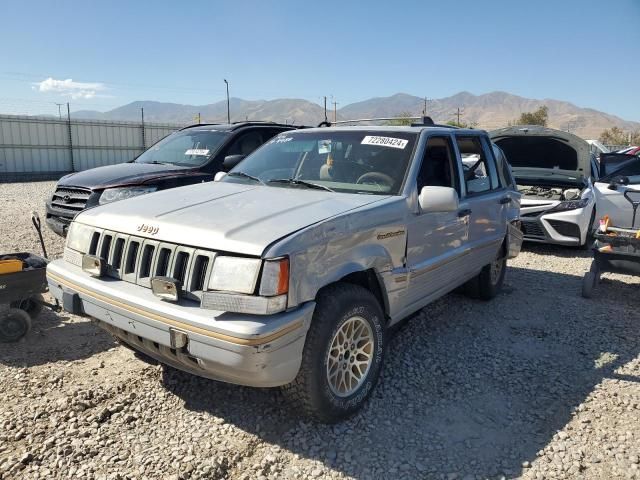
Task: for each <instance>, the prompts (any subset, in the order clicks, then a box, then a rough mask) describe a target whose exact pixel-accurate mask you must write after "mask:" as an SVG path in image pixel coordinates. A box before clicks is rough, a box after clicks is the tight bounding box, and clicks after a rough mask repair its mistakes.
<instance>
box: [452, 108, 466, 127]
mask: <svg viewBox="0 0 640 480" xmlns="http://www.w3.org/2000/svg"><path fill="white" fill-rule="evenodd" d="M453 114H454V115H456V116H457V117H458V122H457V125H458V126H461V125H462V124H461V123H460V117H461V116H462V115H464V107H463V108H462V109H461V108H460V107H458V108H457V109H456V111H455V112H453Z"/></svg>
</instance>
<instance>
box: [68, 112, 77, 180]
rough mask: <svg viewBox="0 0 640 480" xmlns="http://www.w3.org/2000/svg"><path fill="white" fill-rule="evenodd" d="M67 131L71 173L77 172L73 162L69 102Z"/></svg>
mask: <svg viewBox="0 0 640 480" xmlns="http://www.w3.org/2000/svg"><path fill="white" fill-rule="evenodd" d="M67 130H68V131H69V155H70V156H71V171H72V172H75V171H76V164H75V162H74V161H73V138H72V136H71V109H70V108H69V102H67Z"/></svg>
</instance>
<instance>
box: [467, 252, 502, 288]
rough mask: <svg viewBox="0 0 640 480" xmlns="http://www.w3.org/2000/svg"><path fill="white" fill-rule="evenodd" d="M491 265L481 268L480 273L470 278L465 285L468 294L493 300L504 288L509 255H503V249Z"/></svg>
mask: <svg viewBox="0 0 640 480" xmlns="http://www.w3.org/2000/svg"><path fill="white" fill-rule="evenodd" d="M499 255H500V256H499V257H498V258H496V259H495V260H494V261H493V262H491V263H490V264H489V265H486V266H484V267H483V268H482V270H480V273H479V274H478V275H477V276H475V277H474V278H472V279H471V280H469V281H468V282H467V284H466V285H465V290H466V293H467V295H468V296H470V297H471V298H476V299H479V300H491V299H492V298H493V297H495V296H496V295H497V294H498V293H500V290H501V289H502V284H503V283H504V278H505V276H506V274H507V257H503V256H501V255H502V250H501V251H500V253H499Z"/></svg>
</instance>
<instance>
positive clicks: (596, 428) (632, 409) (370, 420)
mask: <svg viewBox="0 0 640 480" xmlns="http://www.w3.org/2000/svg"><path fill="white" fill-rule="evenodd" d="M53 185H54V184H53V183H52V182H40V183H21V184H20V183H15V184H0V252H8V251H16V250H31V251H35V252H38V251H39V250H40V249H39V247H38V242H37V240H36V236H35V234H34V233H33V232H32V229H31V228H30V224H29V218H28V216H29V212H30V211H31V210H33V209H37V210H39V211H40V212H41V213H42V214H43V204H44V201H45V198H46V197H47V196H48V195H49V194H50V192H51V190H52V188H53ZM45 237H46V241H47V242H48V245H49V246H50V251H51V253H52V254H53V255H60V254H61V251H62V241H61V240H60V239H59V238H57V237H55V236H54V235H53V234H51V233H49V232H48V231H46V232H45ZM588 264H589V258H588V253H586V252H582V251H577V250H573V249H566V248H555V247H545V246H528V247H526V249H525V251H523V253H522V254H521V255H520V256H519V257H518V258H517V259H515V260H514V261H513V262H511V264H510V268H509V271H508V276H507V281H506V285H505V289H504V292H503V293H502V294H501V295H500V296H499V297H498V298H496V299H495V300H494V301H492V302H488V303H483V302H478V301H473V300H469V299H467V298H466V297H464V296H461V295H458V294H450V295H448V296H446V297H445V298H443V299H441V300H439V301H437V302H435V303H434V304H432V305H430V306H429V307H428V308H425V309H424V310H423V311H421V312H420V313H419V314H417V315H415V316H414V317H413V318H412V319H410V321H408V322H406V323H405V324H404V325H403V326H402V327H401V328H399V330H398V331H397V333H396V335H395V337H394V338H393V340H392V341H391V342H390V348H389V352H388V357H387V363H386V366H385V370H384V373H383V376H382V379H381V382H380V384H379V385H378V388H377V389H376V390H375V392H374V394H373V396H372V398H371V401H370V402H369V403H368V404H367V406H366V408H365V409H364V410H363V411H362V412H360V413H359V414H358V415H356V416H355V417H353V418H352V419H350V420H349V421H346V422H344V423H342V424H339V425H334V426H326V425H316V424H312V423H308V422H305V421H303V420H301V419H299V418H297V417H295V416H293V415H292V414H291V413H290V412H289V410H288V409H287V408H286V406H285V405H284V403H283V399H282V397H281V395H280V393H279V391H278V390H277V389H268V390H255V389H250V388H243V387H238V386H233V385H226V384H222V383H217V382H213V381H209V380H205V379H201V378H197V377H193V376H191V375H188V374H184V373H181V372H179V371H176V370H172V369H169V368H164V367H162V366H160V365H153V364H149V363H145V362H143V361H141V360H140V359H138V358H137V357H136V356H134V355H133V353H132V352H131V351H129V350H127V349H126V348H124V347H121V346H119V345H117V344H116V343H115V342H114V341H113V340H112V339H111V337H109V336H108V335H107V334H106V333H104V332H102V331H101V330H98V329H97V328H96V327H94V326H93V325H92V323H91V322H90V321H88V320H86V319H83V318H79V317H74V316H70V315H67V314H61V315H55V314H53V313H50V312H49V313H45V314H43V315H42V316H41V317H40V318H39V320H38V321H36V322H35V324H34V328H33V330H32V332H31V333H30V334H29V335H28V336H27V338H26V339H24V340H23V341H21V342H19V343H18V344H0V378H1V381H2V390H1V392H2V393H1V396H0V478H1V479H13V478H16V479H17V478H20V479H36V478H38V479H49V478H64V479H67V478H78V479H94V478H95V479H166V478H169V479H218V478H233V479H236V478H237V479H275V478H279V479H302V478H357V479H368V478H371V479H373V478H425V479H430V478H435V479H446V480H453V479H460V480H463V479H485V478H491V479H493V478H517V477H522V478H526V479H541V478H587V479H609V478H640V463H639V462H640V458H639V457H640V342H639V338H640V335H639V333H640V313H639V310H640V299H639V296H638V289H639V286H640V279H638V278H634V277H631V276H624V275H610V274H609V275H608V276H607V279H606V280H605V281H604V282H603V284H602V286H601V289H600V291H599V292H598V294H597V295H596V297H595V298H594V299H592V300H585V299H583V298H582V297H581V296H580V294H579V290H580V280H581V276H582V274H583V273H584V272H585V270H586V269H587V268H588Z"/></svg>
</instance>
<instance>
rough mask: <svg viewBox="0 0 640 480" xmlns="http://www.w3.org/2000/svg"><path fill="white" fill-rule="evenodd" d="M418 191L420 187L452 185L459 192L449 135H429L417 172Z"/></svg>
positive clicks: (456, 170) (454, 159) (454, 158)
mask: <svg viewBox="0 0 640 480" xmlns="http://www.w3.org/2000/svg"><path fill="white" fill-rule="evenodd" d="M417 183H418V193H419V192H420V190H422V187H426V186H436V187H452V188H455V189H456V191H457V192H458V194H459V193H460V188H459V182H458V169H457V168H456V157H455V153H454V151H453V144H452V143H451V138H450V137H444V136H443V137H429V140H427V147H426V150H425V153H424V157H423V159H422V165H421V166H420V171H419V172H418V178H417Z"/></svg>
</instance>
